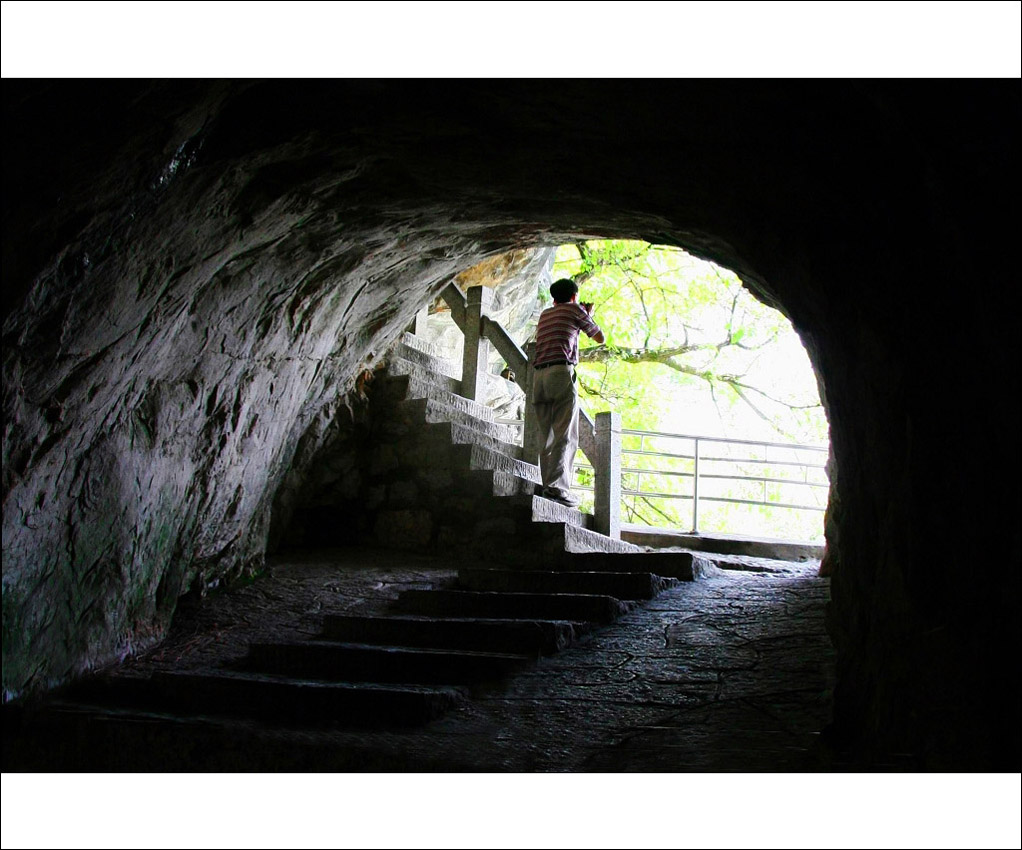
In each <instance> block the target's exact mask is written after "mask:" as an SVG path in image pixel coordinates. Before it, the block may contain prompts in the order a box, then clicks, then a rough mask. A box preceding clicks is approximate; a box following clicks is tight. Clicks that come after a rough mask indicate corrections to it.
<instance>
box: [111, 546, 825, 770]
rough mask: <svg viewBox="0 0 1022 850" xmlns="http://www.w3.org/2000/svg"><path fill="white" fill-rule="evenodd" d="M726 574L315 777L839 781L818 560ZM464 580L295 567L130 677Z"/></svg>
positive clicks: (356, 553) (322, 561) (229, 604)
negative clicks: (369, 773) (827, 764)
mask: <svg viewBox="0 0 1022 850" xmlns="http://www.w3.org/2000/svg"><path fill="white" fill-rule="evenodd" d="M722 565H723V566H726V567H729V569H726V570H719V571H717V572H715V574H714V575H713V576H712V577H709V578H703V579H701V580H699V581H697V582H692V583H683V584H680V585H678V586H676V587H675V588H673V589H670V590H668V591H666V592H665V593H663V594H662V595H661V596H659V597H658V598H657V599H656V600H654V601H652V602H650V603H646V604H643V605H641V606H640V607H638V608H637V609H635V610H633V611H632V612H630V613H628V614H627V615H625V616H624V617H623V618H622V619H620V620H619V621H618V622H617V623H615V624H614V625H612V626H609V627H607V628H604V629H600V630H598V631H597V632H596V633H594V634H592V635H590V636H588V637H587V638H585V639H583V640H582V641H581V642H579V643H578V644H576V645H574V646H573V647H571V648H569V649H567V650H565V651H563V652H561V653H559V654H557V655H555V656H552V657H549V658H545V659H542V660H540V661H538V662H537V663H536V664H535V665H534V666H532V667H530V668H528V669H527V670H526V671H525V672H523V673H521V674H520V675H518V676H516V677H515V678H513V679H511V680H509V681H505V682H502V683H500V684H499V685H491V686H488V687H487V688H486V689H485V690H482V691H479V692H477V693H476V694H475V696H474V698H473V699H471V700H469V701H467V702H466V703H465V704H464V705H463V706H461V707H460V708H457V709H455V710H454V711H452V712H450V713H449V714H447V715H445V716H444V717H442V718H441V719H439V720H437V721H434V722H433V723H431V724H430V725H428V726H426V727H424V728H422V729H419V730H415V731H409V732H393V733H386V734H379V733H377V734H369V733H365V732H341V731H331V732H321V733H315V734H314V735H312V736H311V739H310V740H309V741H308V745H309V747H311V748H312V749H314V750H315V751H316V753H317V755H316V756H315V757H314V758H313V761H312V763H309V764H308V768H309V769H334V768H335V769H341V770H348V769H370V770H435V771H445V772H454V771H511V772H523V771H583V772H604V771H615V772H624V771H629V772H631V771H647V772H649V771H654V772H663V771H714V772H716V771H742V772H748V771H811V770H818V769H821V768H822V764H821V762H820V753H819V752H818V749H817V748H815V747H814V742H815V741H817V740H818V739H819V733H820V731H821V730H822V729H823V728H824V726H825V725H826V724H827V722H828V720H829V715H830V696H831V687H832V683H833V652H832V649H831V646H830V642H829V639H828V637H827V635H826V632H825V630H824V624H823V620H824V606H825V603H826V600H827V597H828V580H827V579H821V578H819V577H817V575H816V571H817V568H818V564H817V563H815V562H807V563H787V562H779V561H768V560H765V559H750V558H739V557H732V558H729V559H727V562H726V563H724V562H722ZM465 566H467V565H465ZM454 575H455V572H454V570H453V569H451V568H449V566H448V565H446V564H444V563H443V562H440V561H438V560H436V559H433V558H430V557H426V556H421V555H408V554H401V553H392V552H385V551H382V550H376V549H348V550H332V551H325V552H315V553H305V554H302V555H299V556H291V557H278V558H276V559H275V560H274V561H273V562H272V563H271V565H270V574H269V575H268V576H266V577H263V578H261V579H259V580H257V581H256V582H254V583H253V584H251V585H250V586H248V587H245V588H242V589H238V590H233V591H230V592H224V593H220V594H216V595H214V596H210V597H207V598H206V599H205V600H204V601H203V602H202V604H201V605H198V606H194V607H191V608H185V609H183V610H182V611H181V612H180V613H179V616H178V617H177V619H176V622H175V625H174V628H173V630H172V634H171V635H170V637H169V639H168V640H167V641H166V642H165V643H164V644H163V645H162V646H161V647H159V648H158V649H157V650H155V651H153V652H151V653H149V654H148V655H147V656H145V657H143V658H139V659H136V660H135V661H133V662H130V663H129V664H127V665H125V666H124V668H122V673H123V674H129V675H134V674H144V673H147V672H148V671H150V670H153V669H176V670H182V669H201V668H203V667H209V666H213V665H216V664H217V663H220V662H222V661H225V660H229V659H233V658H238V657H241V656H242V655H243V654H244V652H245V648H246V646H247V644H248V643H249V641H251V640H266V639H272V638H278V639H279V638H286V637H287V638H294V637H312V636H314V635H315V634H317V633H318V631H319V627H320V622H321V618H322V616H323V615H324V614H327V613H369V612H381V613H382V612H385V611H386V610H387V607H388V604H389V602H390V600H392V599H394V598H395V597H396V596H397V594H398V592H400V591H401V590H404V589H409V588H428V587H435V586H439V585H442V584H443V583H444V582H446V581H449V580H451V579H453V577H454ZM263 737H267V738H268V737H274V738H275V737H276V735H275V734H271V733H269V732H267V733H266V734H265V735H264V736H263ZM278 749H280V750H286V751H287V752H288V754H289V755H288V756H287V757H286V759H285V762H286V765H285V766H286V769H302V767H303V762H302V761H301V758H302V757H301V756H300V755H299V754H298V753H299V751H300V750H303V749H306V748H305V747H299V748H297V749H296V748H295V747H293V746H288V745H285V744H281V746H280V747H279V748H278V747H277V746H270V747H269V751H277V750H278ZM326 750H330V751H333V752H335V753H337V754H338V756H337V760H336V761H333V762H331V761H330V759H329V758H326V757H325V756H324V755H323V753H324V752H325V751H326ZM269 751H268V752H269ZM342 754H343V755H342ZM268 757H269V756H268ZM197 768H198V766H197ZM198 769H201V768H198Z"/></svg>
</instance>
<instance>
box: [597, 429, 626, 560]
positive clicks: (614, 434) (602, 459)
mask: <svg viewBox="0 0 1022 850" xmlns="http://www.w3.org/2000/svg"><path fill="white" fill-rule="evenodd" d="M596 454H597V455H598V458H593V459H592V460H593V467H594V468H595V470H596V482H595V490H596V493H595V500H594V501H595V504H594V506H593V511H594V513H595V519H596V530H597V531H598V532H600V534H606V535H607V536H608V537H611V538H613V539H614V540H620V539H621V414H620V413H618V412H617V411H614V410H608V411H606V412H605V413H597V414H596Z"/></svg>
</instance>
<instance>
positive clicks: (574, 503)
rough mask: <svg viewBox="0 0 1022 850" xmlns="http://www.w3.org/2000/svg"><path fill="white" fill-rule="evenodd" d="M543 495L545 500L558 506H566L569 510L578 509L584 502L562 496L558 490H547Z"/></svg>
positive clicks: (572, 497)
mask: <svg viewBox="0 0 1022 850" xmlns="http://www.w3.org/2000/svg"><path fill="white" fill-rule="evenodd" d="M541 495H542V496H543V498H544V499H549V500H550V501H551V502H557V504H559V505H564V506H565V507H568V508H577V507H578V506H579V505H580V504H582V502H581V501H580V500H579V499H576V498H575V497H574V496H570V495H569V496H562V495H561V494H560V493H558V492H557V491H556V490H550V489H545V490H544V491H543V492H542V494H541Z"/></svg>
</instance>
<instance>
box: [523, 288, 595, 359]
mask: <svg viewBox="0 0 1022 850" xmlns="http://www.w3.org/2000/svg"><path fill="white" fill-rule="evenodd" d="M579 331H585V332H586V336H589V337H593V336H595V335H596V334H598V333H600V326H599V325H597V324H596V322H594V321H593V317H592V316H590V315H589V314H588V313H587V312H586V311H585V310H584V309H583V308H582V307H581V306H580V305H579V304H577V303H573V302H571V301H567V302H565V303H564V304H554V306H553V307H547V309H546V310H544V311H543V312H542V313H540V315H539V325H538V326H537V327H536V366H543V365H544V364H546V363H557V362H558V361H560V362H562V363H563V362H565V361H567V362H568V363H578V334H579Z"/></svg>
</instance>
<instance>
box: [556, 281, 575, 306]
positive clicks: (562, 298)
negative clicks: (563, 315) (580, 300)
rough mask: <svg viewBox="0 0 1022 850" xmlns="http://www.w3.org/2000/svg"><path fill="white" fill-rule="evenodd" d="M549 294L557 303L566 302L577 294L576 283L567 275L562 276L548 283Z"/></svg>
mask: <svg viewBox="0 0 1022 850" xmlns="http://www.w3.org/2000/svg"><path fill="white" fill-rule="evenodd" d="M550 295H551V297H552V298H553V299H554V301H556V302H557V303H558V304H567V303H568V302H569V301H571V299H572V298H574V297H575V296H576V295H578V284H577V283H575V281H573V280H571V279H570V278H567V277H562V278H561V279H560V280H556V281H554V282H553V283H551V284H550Z"/></svg>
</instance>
